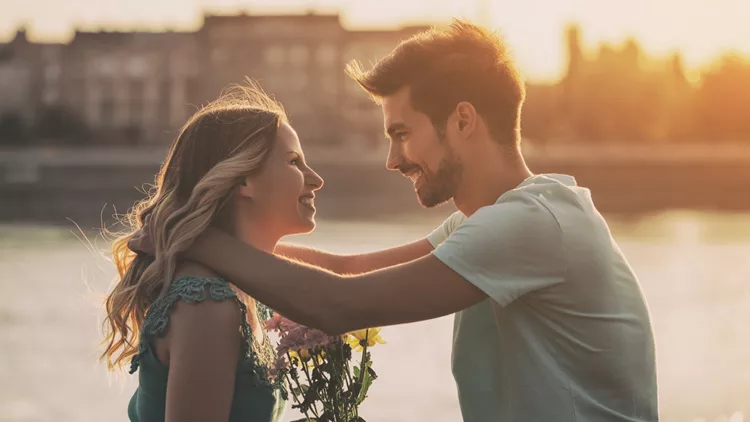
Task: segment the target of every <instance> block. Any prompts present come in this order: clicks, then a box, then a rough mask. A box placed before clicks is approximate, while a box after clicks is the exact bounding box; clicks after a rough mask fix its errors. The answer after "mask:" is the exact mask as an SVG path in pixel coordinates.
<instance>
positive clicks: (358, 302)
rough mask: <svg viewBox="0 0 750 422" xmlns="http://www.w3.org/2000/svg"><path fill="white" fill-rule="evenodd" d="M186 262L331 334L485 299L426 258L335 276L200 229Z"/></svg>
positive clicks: (416, 317)
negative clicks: (200, 265) (198, 264)
mask: <svg viewBox="0 0 750 422" xmlns="http://www.w3.org/2000/svg"><path fill="white" fill-rule="evenodd" d="M187 256H188V257H189V258H190V259H193V260H196V261H198V262H201V263H203V264H205V265H207V266H209V267H211V268H213V269H214V270H215V271H217V272H218V273H220V274H222V275H224V276H225V277H227V278H228V279H229V280H231V282H232V283H233V284H235V285H236V286H237V287H239V288H240V289H242V290H243V291H245V292H247V293H248V294H249V295H251V296H252V297H254V298H256V299H258V300H259V301H261V302H262V303H265V304H266V305H268V306H270V307H271V308H273V309H275V310H277V311H278V312H279V313H281V314H283V315H284V316H286V317H288V318H290V319H292V320H295V321H297V322H299V323H301V324H304V325H307V326H310V327H314V328H318V329H321V330H323V331H326V332H328V333H333V334H338V333H343V332H347V331H351V330H354V329H360V328H368V327H374V326H382V325H394V324H402V323H407V322H415V321H422V320H427V319H431V318H437V317H440V316H443V315H448V314H451V313H453V312H456V311H459V310H461V309H464V308H467V307H469V306H471V305H473V304H475V303H477V302H479V301H481V300H483V299H485V298H486V297H487V296H486V295H485V294H484V293H483V292H482V291H481V290H479V289H478V288H476V287H474V286H473V285H472V284H471V283H469V282H467V281H466V280H464V279H463V278H462V277H461V276H460V275H458V274H457V273H456V272H454V271H453V270H451V269H450V268H449V267H447V266H446V265H445V264H443V263H442V262H441V261H440V260H438V259H437V258H435V257H434V256H431V255H428V256H424V257H422V258H418V259H416V260H413V261H410V262H407V263H404V264H400V265H396V266H391V267H388V268H384V269H381V270H377V271H373V272H369V273H366V274H362V275H358V276H352V277H343V276H340V275H337V274H334V273H332V272H329V271H326V270H323V269H320V268H314V267H310V266H307V265H305V264H302V263H297V262H292V261H289V260H287V259H284V258H282V257H278V256H275V255H271V254H267V253H265V252H262V251H259V250H257V249H255V248H252V247H251V246H248V245H246V244H244V243H242V242H241V241H239V240H237V239H235V238H234V237H232V236H229V235H227V234H225V233H222V232H220V231H218V230H208V231H207V232H206V233H205V234H204V235H202V236H201V237H200V238H199V239H198V240H197V241H196V243H195V245H194V246H193V247H192V248H191V249H190V250H189V251H188V252H187Z"/></svg>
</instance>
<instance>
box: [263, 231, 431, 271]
mask: <svg viewBox="0 0 750 422" xmlns="http://www.w3.org/2000/svg"><path fill="white" fill-rule="evenodd" d="M430 252H432V245H431V244H430V242H429V241H427V239H421V240H418V241H416V242H412V243H409V244H406V245H401V246H396V247H394V248H390V249H385V250H382V251H377V252H371V253H365V254H359V255H337V254H333V253H329V252H324V251H321V250H317V249H313V248H308V247H304V246H296V245H290V244H285V243H281V244H279V245H278V246H276V249H275V250H274V253H275V254H276V255H280V256H283V257H286V258H291V259H293V260H296V261H301V262H305V263H307V264H310V265H314V266H316V267H320V268H325V269H326V270H328V271H331V272H334V273H336V274H339V275H355V274H363V273H366V272H369V271H375V270H379V269H381V268H386V267H392V266H394V265H398V264H403V263H404V262H409V261H413V260H415V259H417V258H421V257H423V256H425V255H427V254H429V253H430Z"/></svg>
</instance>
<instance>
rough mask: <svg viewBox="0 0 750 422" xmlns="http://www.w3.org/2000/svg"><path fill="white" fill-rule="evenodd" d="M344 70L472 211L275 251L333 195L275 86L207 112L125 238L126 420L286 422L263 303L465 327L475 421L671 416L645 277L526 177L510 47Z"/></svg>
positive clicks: (404, 49) (119, 342)
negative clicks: (400, 239)
mask: <svg viewBox="0 0 750 422" xmlns="http://www.w3.org/2000/svg"><path fill="white" fill-rule="evenodd" d="M348 71H349V74H350V76H352V77H353V78H354V79H355V80H356V81H357V82H358V83H359V84H360V85H361V86H362V88H364V90H365V91H366V92H367V93H368V94H370V95H371V96H372V97H373V98H374V99H375V100H376V101H377V102H378V103H380V104H381V105H382V110H383V115H384V121H385V128H386V132H387V134H388V137H389V138H390V152H389V154H388V159H387V166H388V168H389V169H392V170H399V171H401V172H402V173H403V174H404V175H406V176H408V177H410V178H411V179H412V180H413V182H414V187H415V190H416V194H417V197H418V199H419V201H420V203H421V204H422V205H423V206H425V207H432V206H435V205H438V204H440V203H443V202H446V201H448V200H450V199H453V201H454V203H455V205H456V207H457V208H458V209H459V211H458V212H456V213H455V214H453V215H452V216H451V217H449V218H448V219H447V220H446V221H445V222H444V223H443V224H442V225H441V226H440V227H438V228H437V229H436V230H435V231H433V232H432V233H431V234H429V235H428V236H427V237H426V238H424V239H421V240H416V241H415V242H413V243H410V244H407V245H403V246H398V247H395V248H392V249H388V250H383V251H378V252H373V253H368V254H362V255H354V256H340V255H334V254H329V253H326V252H322V251H318V250H315V249H309V248H302V247H296V246H291V245H286V244H283V243H279V240H280V239H281V238H282V237H284V236H286V235H291V234H295V233H304V232H309V231H311V230H312V229H313V228H314V226H315V223H314V214H315V208H314V197H315V192H316V191H317V190H318V189H320V188H321V187H322V186H323V180H322V179H321V178H320V177H319V176H318V175H317V174H316V173H315V172H314V171H313V170H312V169H311V168H310V167H309V166H308V164H307V163H306V162H305V157H304V154H303V152H302V148H301V146H300V141H299V138H298V137H297V134H296V133H295V132H294V130H293V129H292V127H291V126H290V125H289V123H288V122H287V121H286V118H285V116H284V113H283V111H282V109H281V108H280V107H279V106H278V105H277V104H275V103H274V102H273V101H271V100H269V99H268V98H267V97H266V96H265V95H264V94H262V92H259V91H258V90H257V89H253V88H252V87H251V88H245V89H243V90H240V93H239V95H229V96H228V97H224V98H222V99H221V100H219V101H217V102H215V103H212V104H211V105H208V106H207V107H205V108H203V109H202V110H200V111H199V112H197V113H196V114H195V115H194V116H193V117H192V118H191V119H190V120H189V121H188V122H187V124H186V125H185V127H184V128H183V130H182V132H181V134H180V136H179V137H178V139H177V140H176V141H175V143H174V144H173V145H172V148H171V151H170V153H169V156H168V157H167V160H166V162H165V164H164V166H163V168H162V170H161V172H160V174H159V176H158V179H157V189H156V191H155V192H154V193H153V195H152V196H151V197H150V198H149V199H148V200H146V201H145V202H142V203H141V204H140V205H138V206H137V207H136V208H135V209H134V211H133V212H132V213H131V219H132V224H133V226H134V231H133V233H130V234H128V235H126V236H124V237H122V238H120V239H119V240H118V241H117V242H116V243H115V244H114V257H115V262H116V263H117V267H118V270H119V276H120V281H119V283H118V284H117V286H116V287H115V289H114V291H113V292H112V293H111V295H110V296H109V298H108V300H107V311H108V323H109V325H110V329H111V330H110V333H109V337H108V348H107V350H106V352H105V354H104V356H105V357H106V358H107V360H108V362H109V363H110V365H112V366H114V365H118V364H122V363H123V362H125V361H126V360H127V359H131V372H134V371H136V370H138V369H140V371H139V387H138V389H137V390H136V392H135V394H134V396H133V398H132V399H131V401H130V405H129V408H128V414H129V416H130V419H131V420H132V421H141V422H150V421H164V420H166V421H226V420H231V421H275V420H277V419H278V417H279V416H278V415H279V413H280V409H281V408H282V407H283V406H284V404H283V403H281V401H280V399H279V395H278V393H277V390H276V386H275V385H274V382H273V381H272V380H271V378H270V377H269V376H268V370H267V368H268V367H269V365H270V364H271V362H270V360H271V359H273V348H272V346H271V344H270V343H269V340H268V337H267V335H266V333H265V332H264V330H263V326H262V324H261V320H262V319H264V318H265V317H267V314H266V308H265V307H264V306H263V305H261V304H260V303H259V302H262V303H264V304H267V305H268V306H269V307H271V308H272V309H274V310H277V311H278V312H279V313H281V314H282V315H284V316H286V317H288V318H290V319H292V320H295V321H297V322H299V323H302V324H304V325H307V326H310V327H314V328H319V329H321V330H324V331H326V332H328V333H332V334H338V333H344V332H347V331H351V330H354V329H361V328H366V327H374V326H382V325H393V324H403V323H408V322H415V321H423V320H427V319H431V318H436V317H440V316H443V315H448V314H451V313H455V324H454V333H453V352H452V371H453V374H454V377H455V380H456V385H457V390H458V397H459V402H460V406H461V412H462V415H463V419H464V420H465V421H468V422H490V421H532V422H536V421H543V422H549V421H654V420H658V412H657V387H656V370H655V358H654V342H653V335H652V331H651V325H650V320H649V314H648V310H647V307H646V304H645V301H644V298H643V296H642V294H641V291H640V288H639V286H638V282H637V280H636V277H635V275H634V274H633V271H632V270H631V268H630V266H629V265H628V263H627V261H626V260H625V258H624V256H623V254H622V252H621V251H620V250H619V248H618V247H617V245H616V244H615V242H614V241H613V239H612V236H611V234H610V232H609V229H608V227H607V224H606V222H605V221H604V219H603V218H602V216H601V215H600V214H599V213H598V212H597V210H596V208H595V207H594V204H593V203H592V200H591V195H590V192H589V191H588V190H587V189H585V188H582V187H579V186H577V185H576V183H575V180H574V179H573V178H572V177H570V176H565V175H554V174H550V175H533V174H532V173H531V172H530V171H529V169H528V168H527V166H526V164H525V162H524V159H523V156H522V155H521V152H520V148H519V142H520V111H521V105H522V103H523V100H524V85H523V82H522V80H521V78H520V76H519V74H518V72H517V70H516V68H515V66H514V64H513V62H512V61H511V59H510V58H509V57H508V54H507V52H506V47H505V46H504V45H503V43H502V42H501V40H500V39H499V38H498V37H497V36H496V35H494V34H492V33H490V32H488V31H487V30H485V29H483V28H480V27H477V26H475V25H473V24H471V23H468V22H465V21H454V22H453V23H452V24H451V25H450V27H448V28H446V29H433V30H430V31H427V32H425V33H422V34H419V35H416V36H414V37H412V38H411V39H408V40H406V41H404V42H402V43H401V44H400V45H399V46H398V47H397V48H396V49H395V50H394V51H393V52H392V53H391V54H390V55H388V56H387V57H386V58H384V59H382V60H381V61H380V62H378V63H377V64H376V65H375V66H374V67H373V68H372V69H371V70H369V71H362V70H361V69H360V68H359V67H357V66H351V67H350V68H349V69H348ZM146 221H148V223H147V224H146ZM136 229H137V230H136ZM361 298H367V300H360V299H361ZM256 299H257V300H258V301H259V302H256V301H255V300H256ZM238 332H239V335H238ZM383 405H385V406H387V403H385V404H383Z"/></svg>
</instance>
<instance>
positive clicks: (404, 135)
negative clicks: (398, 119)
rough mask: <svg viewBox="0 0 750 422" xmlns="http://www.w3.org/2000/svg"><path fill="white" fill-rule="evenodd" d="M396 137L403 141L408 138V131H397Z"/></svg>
mask: <svg viewBox="0 0 750 422" xmlns="http://www.w3.org/2000/svg"><path fill="white" fill-rule="evenodd" d="M396 137H397V138H398V139H400V140H402V141H405V140H407V139H408V138H409V133H408V132H399V133H397V134H396Z"/></svg>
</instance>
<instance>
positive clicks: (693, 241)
mask: <svg viewBox="0 0 750 422" xmlns="http://www.w3.org/2000/svg"><path fill="white" fill-rule="evenodd" d="M608 221H609V222H610V225H611V227H612V230H613V233H614V235H615V237H616V239H617V241H618V243H619V244H620V246H621V248H622V249H623V251H624V252H625V254H626V255H627V257H628V259H629V261H630V262H631V264H632V265H633V267H634V268H635V270H636V273H637V274H638V276H639V278H640V282H641V284H642V287H643V291H644V293H645V295H646V298H647V300H648V303H649V307H650V310H651V313H652V318H653V324H654V331H655V335H656V343H657V359H658V376H659V388H660V406H661V414H662V420H664V421H668V422H672V421H675V422H676V421H680V422H683V421H685V422H693V421H701V420H702V421H711V422H713V421H725V422H741V421H743V420H745V421H747V420H750V335H749V334H750V328H748V325H749V324H750V214H699V213H688V212H670V213H664V214H658V215H653V216H649V217H643V218H639V219H633V218H630V219H624V218H616V217H609V218H608ZM438 223H439V218H438V217H436V216H433V215H430V216H428V217H424V218H409V219H402V220H397V221H380V222H352V221H320V222H319V225H318V229H317V230H316V231H315V233H313V234H311V235H307V236H300V237H295V238H293V239H290V240H292V241H294V242H297V243H302V244H308V245H313V246H316V247H319V248H323V249H327V250H330V251H334V252H340V253H355V252H362V251H368V250H375V249H378V248H383V247H388V246H392V245H396V244H400V243H404V242H407V241H410V240H413V239H415V238H418V237H421V236H423V235H425V234H426V233H428V232H429V231H430V230H431V229H432V228H433V227H435V226H436V225H437V224H438ZM73 229H74V228H73ZM74 231H75V230H70V229H69V228H60V227H45V226H28V225H27V226H17V225H4V226H0V275H1V276H2V282H0V353H1V355H0V422H37V421H57V422H68V421H70V422H73V421H75V422H93V421H112V422H124V421H126V419H127V417H126V406H127V401H128V400H129V398H130V395H131V394H132V392H133V390H134V388H135V383H134V381H135V379H134V377H133V376H129V375H127V374H124V375H123V374H120V375H111V374H108V373H107V371H106V369H105V367H104V366H103V365H102V364H101V363H98V362H97V359H96V353H97V351H99V350H100V349H99V348H98V341H99V340H100V338H101V337H100V323H101V319H102V307H101V301H102V297H103V295H104V293H105V292H106V291H107V289H108V288H109V286H110V283H111V281H112V277H113V274H114V271H113V269H112V267H111V265H110V264H109V262H107V260H106V258H105V254H106V249H107V243H106V242H105V241H103V240H102V239H100V238H99V239H97V238H96V237H92V236H89V240H90V241H91V242H92V244H91V245H87V243H86V242H84V241H82V240H80V239H78V238H76V236H74ZM451 327H452V317H444V318H439V319H436V320H432V321H427V322H423V323H418V324H411V325H405V326H397V327H388V328H386V329H384V330H383V337H384V338H385V339H386V341H387V342H388V343H387V344H385V345H379V346H377V347H375V348H374V349H373V359H374V367H375V369H376V370H377V371H378V373H379V375H380V378H379V379H378V380H377V381H376V382H375V383H374V384H373V387H372V388H371V390H370V397H369V398H368V399H367V401H366V402H365V404H364V405H363V408H362V414H363V416H364V417H365V418H366V419H367V420H368V421H370V422H372V421H434V422H448V421H460V412H459V409H458V403H457V399H456V391H455V384H454V382H453V379H452V377H451V373H450V365H449V358H450V342H451ZM296 416H297V414H296V413H295V412H292V411H291V410H288V411H287V412H286V414H285V417H284V420H285V421H288V420H292V419H293V418H294V417H296Z"/></svg>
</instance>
